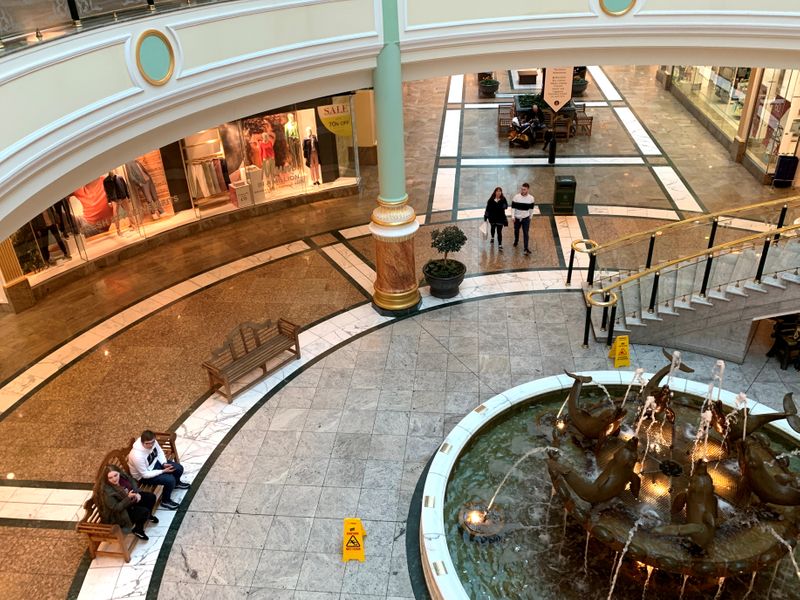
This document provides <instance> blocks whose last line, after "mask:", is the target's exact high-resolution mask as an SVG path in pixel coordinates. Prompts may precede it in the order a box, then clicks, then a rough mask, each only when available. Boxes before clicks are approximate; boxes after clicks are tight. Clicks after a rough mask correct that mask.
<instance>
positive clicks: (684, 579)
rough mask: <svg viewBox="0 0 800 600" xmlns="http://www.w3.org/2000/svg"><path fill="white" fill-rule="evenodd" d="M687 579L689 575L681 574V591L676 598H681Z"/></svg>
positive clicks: (680, 599)
mask: <svg viewBox="0 0 800 600" xmlns="http://www.w3.org/2000/svg"><path fill="white" fill-rule="evenodd" d="M687 581H689V576H688V575H684V576H683V583H681V593H680V596H678V600H683V593H684V592H685V591H686V582H687Z"/></svg>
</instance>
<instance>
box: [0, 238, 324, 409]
mask: <svg viewBox="0 0 800 600" xmlns="http://www.w3.org/2000/svg"><path fill="white" fill-rule="evenodd" d="M307 250H309V246H308V244H306V243H305V242H302V241H294V242H291V243H289V244H283V245H280V246H276V247H274V248H270V249H268V250H262V251H260V252H256V253H255V254H251V255H249V256H245V257H243V258H239V259H237V260H234V261H231V262H228V263H225V264H223V265H220V266H218V267H215V268H213V269H210V270H208V271H205V272H203V273H200V274H199V275H195V276H193V277H190V278H188V279H186V280H184V281H181V282H180V283H177V284H175V285H173V286H170V287H168V288H165V289H163V290H161V291H160V292H157V293H155V294H153V295H151V296H148V297H147V298H144V299H142V300H140V301H139V302H137V303H135V304H133V305H131V306H129V307H128V308H126V309H124V310H122V311H119V312H117V313H115V314H113V315H111V316H110V317H108V318H107V319H105V320H103V321H101V322H100V323H98V324H96V325H94V326H93V327H91V328H89V329H87V330H86V331H84V332H83V333H81V334H80V335H78V336H76V337H75V338H73V339H72V340H70V341H69V342H66V343H65V344H63V345H61V346H60V347H58V348H57V349H55V350H53V351H52V352H50V353H48V354H47V355H46V356H45V357H44V358H41V359H39V360H38V361H36V362H35V363H33V364H32V365H30V366H29V367H28V368H26V369H25V370H24V371H22V372H21V373H20V374H18V375H17V376H16V377H14V378H13V379H11V380H10V381H8V382H7V383H6V384H5V385H3V386H2V387H0V419H3V418H5V417H7V416H8V415H9V414H10V413H11V412H12V410H13V408H14V407H15V406H16V405H17V404H18V403H19V402H20V401H21V400H24V398H25V397H26V396H27V395H28V394H30V393H31V392H33V391H34V390H35V389H37V388H38V387H39V386H40V385H42V384H43V383H45V382H46V381H48V380H49V379H50V378H51V377H53V376H54V375H56V374H57V373H58V372H60V371H61V370H62V369H63V368H65V367H67V366H68V365H70V364H71V363H73V362H74V361H75V360H77V359H78V358H80V357H81V356H82V355H84V354H86V353H87V352H89V351H91V350H93V349H94V348H96V347H97V346H99V345H100V344H101V343H103V342H105V341H106V340H108V339H109V338H111V337H113V336H115V335H117V334H119V333H121V332H122V331H124V330H126V329H128V328H129V327H131V326H132V325H134V324H136V323H138V322H139V321H141V320H142V319H144V318H146V317H149V316H150V315H152V314H154V313H156V312H158V311H160V310H161V309H163V308H165V307H167V306H169V305H171V304H173V303H174V302H177V301H178V300H183V299H184V298H186V297H188V296H190V295H192V294H194V293H196V292H198V291H200V290H202V289H205V288H207V287H209V286H212V285H215V284H217V283H219V282H220V281H224V280H226V279H228V278H230V277H233V276H235V275H239V274H241V273H243V272H245V271H249V270H250V269H253V268H257V267H261V266H263V265H266V264H268V263H271V262H274V261H276V260H280V259H282V258H285V257H287V256H292V255H295V254H298V253H300V252H305V251H307Z"/></svg>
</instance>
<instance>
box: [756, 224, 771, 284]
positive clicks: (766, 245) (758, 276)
mask: <svg viewBox="0 0 800 600" xmlns="http://www.w3.org/2000/svg"><path fill="white" fill-rule="evenodd" d="M770 237H771V236H767V238H766V239H765V240H764V248H763V249H762V250H761V260H759V261H758V270H757V271H756V283H761V276H762V275H763V274H764V267H765V266H766V264H767V255H768V254H769V243H770Z"/></svg>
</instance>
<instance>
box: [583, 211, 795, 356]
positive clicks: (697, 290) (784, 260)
mask: <svg viewBox="0 0 800 600" xmlns="http://www.w3.org/2000/svg"><path fill="white" fill-rule="evenodd" d="M792 271H794V273H793V275H792V276H793V277H798V279H797V281H800V223H798V224H792V225H787V226H783V227H778V228H776V229H771V230H769V231H768V232H766V233H765V232H759V233H755V234H751V235H748V236H744V237H741V238H738V239H736V240H731V241H727V242H724V243H722V244H718V245H716V246H712V247H710V248H707V249H704V250H701V251H697V252H694V253H689V254H686V255H684V256H681V257H679V258H675V259H671V260H668V261H664V262H662V263H659V264H658V265H655V266H651V267H649V268H646V269H643V270H641V271H639V272H636V273H633V274H630V275H627V276H625V274H624V273H617V274H616V275H609V276H608V278H607V279H605V280H604V282H603V284H602V285H599V284H598V283H597V282H595V283H594V285H593V284H591V283H590V284H589V286H588V288H587V289H586V291H585V292H584V294H585V298H586V323H585V328H584V338H583V343H584V345H588V343H589V331H590V327H591V318H592V317H591V311H592V307H598V308H602V309H603V316H602V322H601V326H600V329H601V330H604V331H607V339H606V343H607V345H611V342H612V340H613V337H614V329H615V326H616V324H617V323H618V322H619V321H620V319H621V321H622V324H624V325H626V326H627V325H631V324H642V323H643V322H644V321H647V320H648V319H653V318H657V314H658V313H667V314H675V313H676V309H678V308H688V307H689V305H690V303H691V302H693V301H694V302H707V298H714V297H720V298H724V297H725V294H726V293H730V294H739V295H743V292H742V291H741V288H743V287H745V288H746V287H750V288H751V289H756V290H758V289H763V288H762V287H761V285H762V284H763V283H768V284H776V285H780V281H779V279H778V278H777V277H775V276H777V275H779V274H783V273H791V272H792ZM620 307H621V310H620ZM609 309H610V316H609ZM620 313H621V314H620Z"/></svg>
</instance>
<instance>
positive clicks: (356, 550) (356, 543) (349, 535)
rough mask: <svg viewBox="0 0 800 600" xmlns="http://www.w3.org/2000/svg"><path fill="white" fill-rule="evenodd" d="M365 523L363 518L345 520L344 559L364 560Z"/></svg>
mask: <svg viewBox="0 0 800 600" xmlns="http://www.w3.org/2000/svg"><path fill="white" fill-rule="evenodd" d="M366 535H367V533H366V532H365V531H364V525H362V524H361V519H345V520H344V538H343V539H342V561H343V562H347V561H348V560H358V561H361V562H364V536H366Z"/></svg>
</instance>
